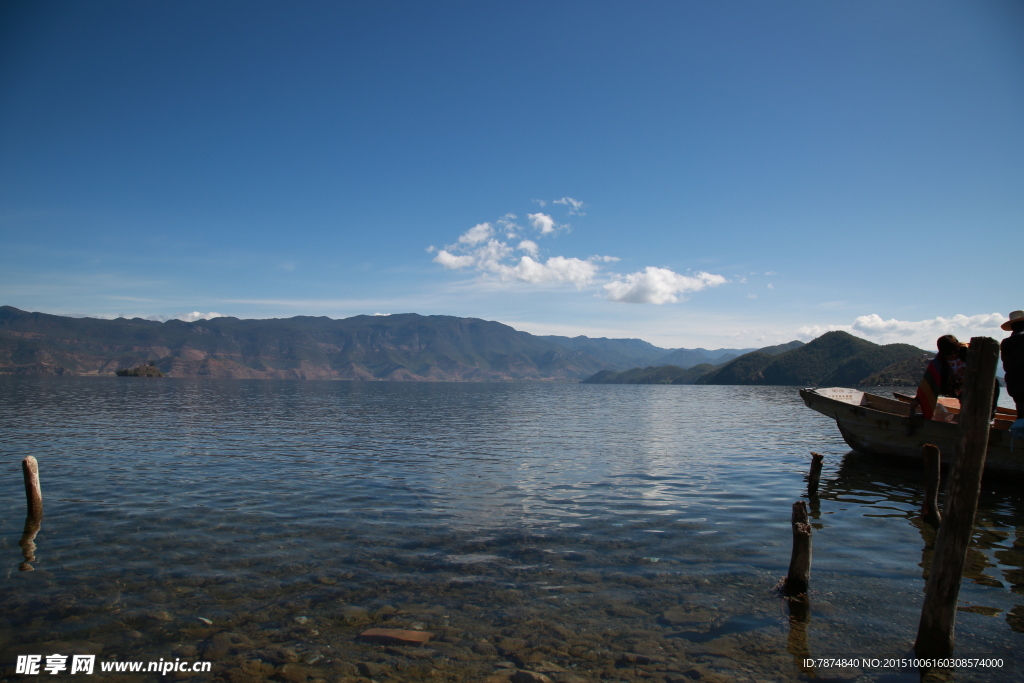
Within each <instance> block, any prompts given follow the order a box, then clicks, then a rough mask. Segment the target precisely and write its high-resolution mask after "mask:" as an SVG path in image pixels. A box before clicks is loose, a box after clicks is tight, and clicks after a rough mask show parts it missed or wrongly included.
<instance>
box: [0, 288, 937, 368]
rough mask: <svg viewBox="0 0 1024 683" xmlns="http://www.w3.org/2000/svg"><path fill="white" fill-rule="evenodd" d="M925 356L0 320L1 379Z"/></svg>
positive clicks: (909, 349)
mask: <svg viewBox="0 0 1024 683" xmlns="http://www.w3.org/2000/svg"><path fill="white" fill-rule="evenodd" d="M928 355H929V354H927V352H925V351H923V350H921V349H918V348H916V347H913V346H909V345H907V344H887V345H885V346H879V345H878V344H873V343H871V342H869V341H866V340H864V339H860V338H859V337H854V336H853V335H850V334H847V333H846V332H829V333H827V334H824V335H822V336H821V337H818V338H817V339H815V340H813V341H811V342H809V343H807V344H804V343H803V342H800V341H793V342H790V343H788V344H782V345H779V346H771V347H765V348H762V349H756V350H754V349H716V350H708V349H663V348H659V347H657V346H654V345H653V344H650V343H648V342H645V341H643V340H640V339H607V338H603V337H602V338H591V337H583V336H579V337H559V336H536V335H532V334H529V333H527V332H520V331H518V330H515V329H513V328H511V327H509V326H508V325H503V324H502V323H498V322H494V321H488V320H481V319H478V318H459V317H454V316H443V315H419V314H416V313H401V314H393V315H376V316H371V315H359V316H355V317H352V318H344V319H341V320H335V319H331V318H327V317H310V316H296V317H293V318H272V319H263V320H241V319H239V318H231V317H220V318H213V319H210V320H199V321H195V322H183V321H180V320H169V321H167V322H157V321H153V320H145V319H142V318H131V319H127V318H117V319H116V320H101V319H97V318H73V317H66V316H58V315H50V314H47V313H30V312H27V311H22V310H19V309H17V308H14V307H12V306H2V307H0V374H22V375H24V374H30V375H31V374H71V375H113V374H115V373H116V371H117V370H123V369H125V368H132V367H136V366H140V365H144V364H151V365H153V366H154V367H156V368H157V369H159V370H160V371H161V372H163V374H165V375H167V376H170V377H190V376H204V377H223V378H243V379H289V378H290V379H358V380H392V381H510V380H548V381H580V380H583V381H585V382H587V383H592V384H598V383H602V384H603V383H630V384H632V383H641V384H646V383H659V384H789V385H805V386H811V385H819V386H821V385H839V386H855V385H858V384H861V383H864V382H865V381H866V380H867V379H868V378H869V377H872V376H877V377H882V378H888V379H891V378H893V377H896V376H904V375H906V376H908V377H909V376H911V375H918V376H919V373H918V372H917V367H918V366H922V367H923V362H924V360H923V359H925V358H926V357H927V356H928Z"/></svg>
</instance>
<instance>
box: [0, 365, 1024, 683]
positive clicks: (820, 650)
mask: <svg viewBox="0 0 1024 683" xmlns="http://www.w3.org/2000/svg"><path fill="white" fill-rule="evenodd" d="M880 393H881V392H880ZM1003 403H1004V404H1006V405H1010V404H1009V403H1007V402H1006V400H1005V397H1004V400H1003ZM0 425H2V429H0V453H2V460H0V464H2V468H0V472H2V474H0V510H2V515H0V525H2V527H0V531H2V539H3V540H2V546H0V550H2V557H3V565H2V567H3V573H2V578H0V581H2V583H0V652H3V653H6V654H5V655H4V657H3V658H2V659H0V666H4V667H6V671H7V674H8V676H10V675H12V674H14V668H15V660H16V658H17V656H18V655H25V654H38V655H43V656H44V659H43V662H42V664H44V665H45V663H46V660H45V656H46V655H52V654H61V655H67V656H70V655H75V654H92V655H95V656H96V658H95V662H96V664H95V666H96V670H97V672H99V669H100V666H101V664H102V663H106V664H107V665H110V663H111V662H132V661H140V662H151V661H152V662H158V661H160V660H161V659H162V660H163V661H164V662H187V663H193V662H198V661H210V662H212V674H211V673H197V674H194V673H188V672H184V671H177V672H174V671H172V672H171V673H169V674H168V675H167V676H161V675H158V674H154V673H137V674H120V675H121V677H122V678H123V680H131V681H143V680H169V679H171V680H175V679H177V680H191V679H194V680H197V681H198V680H212V679H213V677H216V678H219V679H220V680H225V681H229V682H230V683H248V682H249V681H259V680H264V679H265V678H267V677H273V679H274V680H282V681H320V680H323V681H345V680H352V681H355V680H358V679H359V677H362V678H363V680H370V679H372V680H375V681H387V680H392V681H399V680H400V681H407V680H436V681H447V680H452V681H455V680H492V681H495V682H497V681H506V680H509V675H510V674H513V673H515V672H516V671H517V670H520V669H522V670H529V671H534V672H541V673H543V674H544V675H546V676H547V677H548V678H550V679H551V680H553V681H556V682H558V681H561V682H562V683H578V682H580V681H596V680H605V681H607V680H612V681H668V682H669V683H678V682H681V681H691V680H704V681H708V682H710V683H715V682H716V681H717V682H719V683H721V682H728V681H777V680H804V679H807V678H808V677H813V676H819V677H832V678H831V679H830V680H832V679H834V680H847V681H888V682H895V681H904V680H905V681H911V680H913V681H916V680H918V678H917V674H916V672H915V671H912V670H909V669H904V670H903V671H902V672H901V671H900V668H899V667H898V666H897V667H885V666H879V667H873V666H865V665H864V663H863V662H855V664H860V665H859V666H856V665H855V666H849V665H848V666H839V667H832V668H829V669H823V668H822V669H817V670H815V668H814V667H808V666H805V662H804V661H803V660H804V659H805V658H825V657H832V658H846V659H864V658H887V657H908V656H911V647H912V644H913V641H914V638H915V636H916V632H917V623H918V618H919V614H920V608H921V602H922V599H923V587H924V579H923V575H924V573H925V571H926V569H927V567H928V565H929V562H930V557H931V543H932V542H933V540H934V532H933V531H932V530H931V529H930V528H929V527H928V526H927V525H924V524H923V523H922V521H921V518H920V512H919V511H920V506H921V501H922V492H921V476H920V473H919V471H918V470H917V469H915V468H912V467H910V468H908V467H905V466H900V465H898V464H894V463H886V462H880V461H879V460H878V459H874V458H869V457H866V456H861V455H859V454H856V453H852V452H850V451H849V448H848V447H846V445H845V444H844V442H843V441H842V439H841V438H840V436H839V432H838V430H837V429H836V426H835V423H834V421H832V420H829V419H827V418H825V417H823V416H821V415H819V414H817V413H815V412H813V411H811V410H809V409H807V408H805V407H804V406H803V403H802V402H801V401H800V398H799V396H798V394H797V389H796V388H795V387H737V386H729V387H715V386H708V387H698V386H659V385H580V384H540V383H522V384H513V383H507V384H506V383H493V384H492V383H465V384H461V383H459V384H456V383H436V384H435V383H414V384H405V383H384V382H368V383H358V382H316V381H241V380H224V381H216V380H211V381H186V380H174V379H137V378H80V377H70V378H65V377H6V378H0ZM812 450H813V451H817V452H820V453H822V454H824V455H825V464H824V470H823V473H822V479H821V487H820V491H819V495H818V497H816V498H814V499H812V500H811V502H810V509H811V516H812V521H813V526H814V539H813V543H814V561H813V567H812V574H811V593H810V603H811V612H810V615H809V619H808V620H806V621H804V622H797V621H794V622H792V623H791V620H790V618H789V613H788V608H787V605H786V603H785V602H784V601H783V600H782V599H781V598H780V597H779V594H778V593H777V592H776V591H775V586H776V584H777V582H778V581H779V579H780V578H781V577H782V576H784V575H785V573H786V569H787V567H788V563H789V553H790V547H791V530H790V521H789V520H790V511H791V507H792V504H793V502H795V501H797V500H800V499H805V500H806V499H807V496H806V493H807V490H806V489H807V487H806V481H805V477H806V473H807V470H808V466H809V459H810V456H809V453H810V451H812ZM26 455H34V456H36V457H37V458H38V460H39V463H40V478H41V481H42V489H43V496H44V509H45V517H44V519H43V523H42V528H41V530H40V532H39V533H38V535H37V537H36V539H35V545H36V549H35V559H34V561H32V562H30V563H29V564H30V565H31V567H32V570H31V571H23V570H24V569H28V567H26V566H25V565H24V564H23V563H25V557H24V556H23V552H22V548H21V547H20V546H19V539H21V534H22V527H23V524H24V515H25V497H24V488H23V484H22V476H21V471H20V461H21V459H22V458H23V457H25V456H26ZM983 488H984V491H983V494H982V500H981V503H980V510H979V514H978V519H977V528H976V530H975V534H974V542H973V547H972V549H971V550H970V555H969V557H968V566H967V570H966V576H965V578H964V582H963V587H962V589H961V593H960V604H961V609H960V611H959V612H958V614H957V650H956V655H957V656H958V657H967V656H971V657H983V658H1002V659H1003V660H1004V665H1003V667H1002V668H991V669H987V668H986V669H972V670H963V669H961V670H960V671H959V672H958V673H957V674H956V675H955V678H954V680H971V681H974V680H978V681H1009V680H1017V678H1016V676H1017V674H1016V673H1015V672H1014V670H1013V651H1015V650H1020V649H1021V648H1022V647H1024V494H1022V489H1021V488H1020V486H1019V485H1017V484H1015V483H1013V482H1005V481H1000V480H998V479H996V478H994V477H991V478H986V480H985V483H984V486H983ZM374 627H379V628H385V629H402V630H405V631H414V632H420V631H422V632H428V633H430V634H432V637H431V640H430V642H429V643H427V644H426V645H424V646H422V647H412V646H407V645H403V644H401V643H400V642H394V643H392V644H378V643H372V642H364V641H363V640H361V639H359V638H358V636H359V635H360V634H361V633H363V632H364V631H366V630H367V629H369V628H374ZM69 661H70V660H69ZM41 675H42V676H43V678H45V679H46V680H61V679H62V677H64V678H66V679H67V680H78V679H79V678H80V675H79V674H76V675H70V674H69V673H68V671H58V673H57V675H50V674H47V673H43V674H41ZM108 675H113V674H108ZM190 677H191V678H190ZM19 680H20V679H19ZM24 680H31V679H24ZM522 680H525V679H522ZM536 680H541V679H540V678H537V679H536Z"/></svg>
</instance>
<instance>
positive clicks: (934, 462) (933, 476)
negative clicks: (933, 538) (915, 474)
mask: <svg viewBox="0 0 1024 683" xmlns="http://www.w3.org/2000/svg"><path fill="white" fill-rule="evenodd" d="M921 460H923V461H924V502H922V503H921V517H922V518H923V519H924V521H925V522H926V523H928V524H931V525H932V526H933V527H938V526H939V525H940V524H941V523H942V515H941V514H940V513H939V473H940V471H941V468H942V454H941V453H940V452H939V447H938V446H936V445H935V444H930V443H926V444H925V445H923V446H921Z"/></svg>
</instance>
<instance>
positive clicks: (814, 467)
mask: <svg viewBox="0 0 1024 683" xmlns="http://www.w3.org/2000/svg"><path fill="white" fill-rule="evenodd" d="M824 459H825V456H824V455H822V454H821V453H815V452H814V451H811V471H810V472H809V473H808V474H807V496H808V497H813V496H816V495H818V480H819V479H821V462H822V461H823V460H824Z"/></svg>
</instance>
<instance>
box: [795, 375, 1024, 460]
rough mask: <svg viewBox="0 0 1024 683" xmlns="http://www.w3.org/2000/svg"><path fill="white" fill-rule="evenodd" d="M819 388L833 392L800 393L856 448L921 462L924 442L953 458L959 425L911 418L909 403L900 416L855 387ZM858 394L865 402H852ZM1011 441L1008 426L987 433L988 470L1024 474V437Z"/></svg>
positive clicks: (888, 402) (887, 401)
mask: <svg viewBox="0 0 1024 683" xmlns="http://www.w3.org/2000/svg"><path fill="white" fill-rule="evenodd" d="M821 391H825V392H831V393H832V395H828V394H823V393H819V390H816V389H801V390H800V397H801V398H802V399H803V401H804V404H806V405H807V407H808V408H810V409H812V410H815V411H817V412H819V413H821V414H822V415H827V416H828V417H831V418H833V419H834V420H835V421H836V425H837V426H838V427H839V433H840V434H842V436H843V440H844V441H846V443H847V444H848V445H849V446H850V448H852V449H853V450H855V451H858V452H860V453H867V454H869V455H876V456H883V457H890V458H901V459H911V460H920V459H921V446H923V445H924V444H926V443H930V444H935V445H936V446H938V447H939V451H940V452H941V453H942V462H943V464H947V465H948V464H949V463H951V462H952V461H953V455H954V452H955V449H956V443H957V440H958V439H959V437H960V426H959V425H957V424H951V423H946V422H937V421H935V420H924V419H922V418H920V417H911V416H909V415H908V414H906V413H908V412H909V411H908V407H907V406H906V404H903V406H904V407H903V408H902V411H903V412H904V414H902V415H901V414H899V413H898V412H896V411H898V410H900V408H899V407H898V405H899V403H898V402H896V401H891V400H890V399H885V398H882V397H875V396H871V395H870V394H862V393H861V392H859V391H855V390H843V391H846V392H849V394H839V393H838V392H839V391H840V390H821ZM858 395H859V396H860V397H862V398H860V399H859V400H861V401H863V402H864V404H862V405H857V404H855V403H852V402H850V401H852V400H858ZM834 396H835V397H834ZM872 404H874V405H872ZM893 404H896V405H893ZM890 411H892V412H890ZM1011 441H1012V438H1011V436H1010V433H1009V432H1008V431H1006V430H1002V429H992V430H990V431H989V442H988V454H987V456H986V458H985V470H986V471H995V472H1007V473H1014V474H1021V475H1024V440H1021V439H1018V440H1017V443H1016V444H1014V447H1013V448H1012V449H1011Z"/></svg>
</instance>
